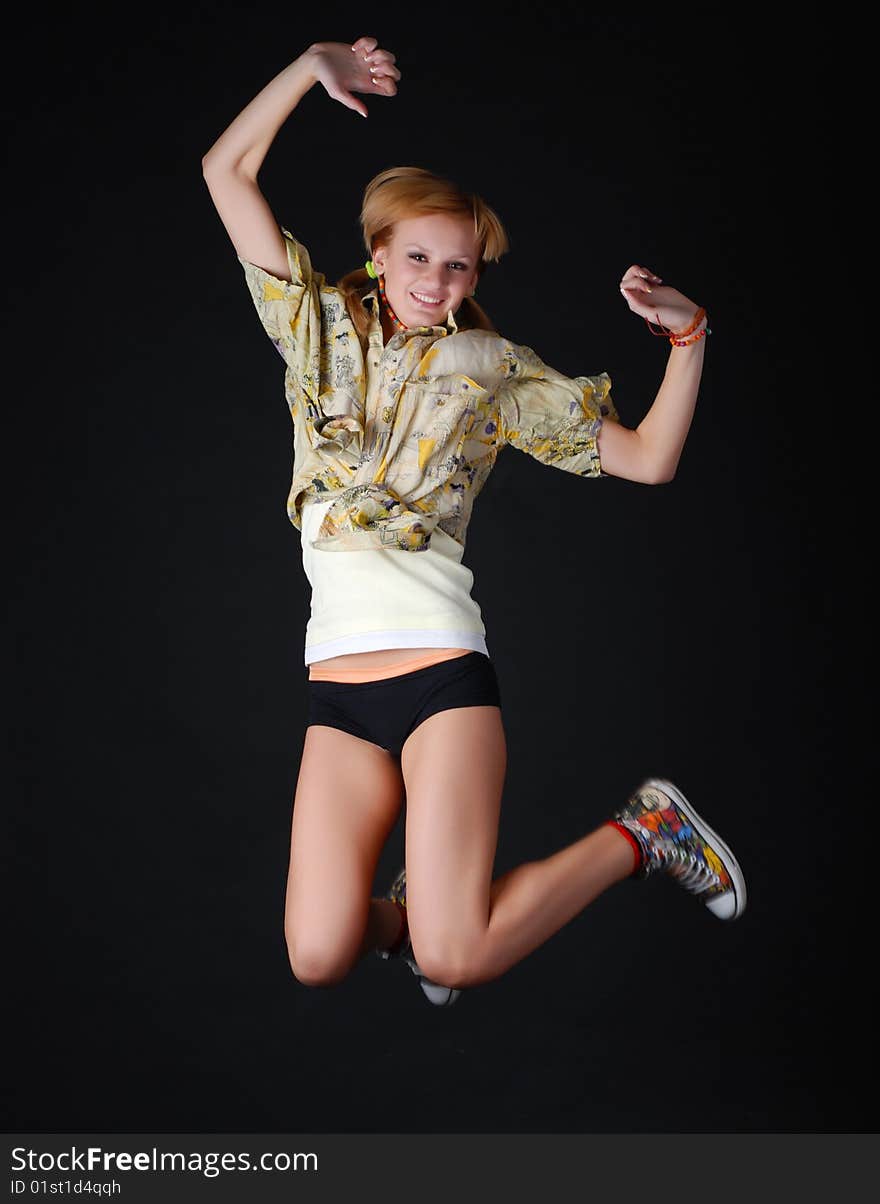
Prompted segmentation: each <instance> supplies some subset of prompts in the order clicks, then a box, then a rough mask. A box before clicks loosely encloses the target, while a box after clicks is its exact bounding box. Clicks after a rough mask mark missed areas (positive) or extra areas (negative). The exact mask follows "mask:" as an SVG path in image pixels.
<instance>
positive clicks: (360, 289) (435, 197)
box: [336, 167, 510, 345]
mask: <svg viewBox="0 0 880 1204" xmlns="http://www.w3.org/2000/svg"><path fill="white" fill-rule="evenodd" d="M430 213H449V214H460V215H462V216H465V217H472V218H473V222H474V234H475V235H476V238H477V245H478V261H477V279H478V280H479V278H480V277H481V276H482V274H483V271H484V270H485V267H486V264H487V263H489V262H490V261H491V262H496V263H497V261H498V260H499V259H500V258H501V256H502V255H503V254H504V253H505V251H507V250H508V249H509V247H510V243H509V241H508V238H507V234H506V233H505V230H504V227H503V226H502V224H501V221H500V219H499V217H498V215H497V214H496V213H495V211H494V210H493V209H490V208H489V206H488V205H487V204H486V202H485V201H484V200H483V198H482V197H480V196H477V195H476V194H475V193H471V192H464V191H462V189H461V188H459V187H458V185H457V184H454V183H453V182H452V181H451V180H447V179H444V178H443V177H442V176H438V175H435V174H434V173H433V172H431V171H427V170H426V169H425V168H423V167H389V168H386V170H385V171H380V172H379V174H378V175H377V176H373V178H372V180H370V182H369V184H368V185H367V187H366V189H365V190H364V199H363V204H362V206H361V215H360V224H361V229H362V231H363V238H364V246H365V247H366V249H367V252H368V254H369V255H370V256H372V254H373V249H374V248H375V247H377V246H380V245H385V244H386V243H387V242H388V241H389V240H390V239H391V236H392V233H393V231H394V223H395V222H398V221H400V220H401V219H402V218H407V217H422V216H424V215H426V214H430ZM336 287H337V288H338V289H340V291H341V292H342V294H343V296H344V298H345V304H346V308H347V309H348V312H349V315H350V317H351V320H352V322H353V323H354V326H355V330H357V332H358V335H359V337H360V339H361V341H362V343H363V344H364V345H366V341H367V334H368V331H369V328H370V316H369V314H368V312H367V310H366V309H365V307H364V304H363V298H364V297H365V296H366V294H367V293H368V292H370V291H371V290H372V289H373V288H375V287H376V282H375V280H374V279H373V278H372V277H371V276H370V275H369V273H368V272H367V269H366V268H365V267H361V268H356V269H355V270H354V271H353V272H349V273H348V274H347V275H346V276H343V277H342V278H341V279H340V280H338V281H337V282H336ZM455 322H456V325H457V326H458V329H459V330H491V331H494V330H495V327H494V326H493V325H492V322H491V319H490V318H489V315H488V314H487V313H486V312H485V310H484V309H483V308H482V307H481V306H479V305H478V304H477V302H476V301H475V300H474V299H473V297H465V298H464V300H463V301H462V303H461V305H460V306H459V309H458V312H457V313H456V315H455Z"/></svg>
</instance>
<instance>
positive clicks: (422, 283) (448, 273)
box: [373, 213, 479, 326]
mask: <svg viewBox="0 0 880 1204" xmlns="http://www.w3.org/2000/svg"><path fill="white" fill-rule="evenodd" d="M478 251H479V244H478V242H477V240H476V238H475V236H474V227H473V221H472V220H470V219H468V218H466V217H459V216H452V215H450V214H445V213H430V214H427V215H425V216H422V217H408V218H402V219H401V220H400V221H398V222H397V223H395V226H394V232H393V235H392V238H391V241H390V243H388V245H387V246H377V247H376V248H375V251H374V253H373V263H374V265H375V267H376V271H377V272H378V273H379V275H380V276H384V277H385V281H384V284H385V295H386V297H387V298H388V302H389V304H390V305H391V308H392V309H393V310H394V312H395V313H396V314H397V316H398V318H400V320H401V322H403V323H404V324H405V325H406V326H440V325H442V324H443V323H444V322H445V321H446V315H447V312H448V311H449V310H450V309H451V310H452V312H453V314H454V313H455V312H456V310H457V309H458V307H459V305H461V303H462V301H463V300H464V298H465V297H467V296H468V295H469V294H470V293H471V292H472V291H473V290H474V289H475V288H476V284H477V264H478V262H479V260H478Z"/></svg>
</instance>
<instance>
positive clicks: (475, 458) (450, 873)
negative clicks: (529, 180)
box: [202, 37, 746, 1005]
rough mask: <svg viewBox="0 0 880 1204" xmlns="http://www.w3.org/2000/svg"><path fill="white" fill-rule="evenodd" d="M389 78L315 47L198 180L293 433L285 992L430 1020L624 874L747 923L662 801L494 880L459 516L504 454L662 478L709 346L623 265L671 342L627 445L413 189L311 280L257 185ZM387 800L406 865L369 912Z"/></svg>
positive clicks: (608, 405)
mask: <svg viewBox="0 0 880 1204" xmlns="http://www.w3.org/2000/svg"><path fill="white" fill-rule="evenodd" d="M400 78H401V76H400V71H399V70H398V68H397V66H396V65H395V56H394V55H393V54H392V53H391V52H390V51H388V50H384V49H381V48H380V47H379V45H378V42H377V40H376V39H375V38H373V37H362V38H358V40H357V41H356V42H355V43H354V44H353V45H349V44H347V43H338V42H317V43H315V44H314V45H312V46H310V47H309V48H308V49H307V50H306V51H304V52H303V53H302V54H301V55H300V56H299V57H298V58H297V59H295V60H294V61H293V62H292V63H290V65H289V66H287V67H285V68H284V70H283V71H281V72H280V74H278V75H277V76H276V77H275V78H274V79H273V80H271V81H270V82H269V83H268V84H267V85H266V86H265V87H264V88H263V90H262V91H261V92H260V93H259V94H258V95H257V96H256V97H255V98H254V99H253V100H252V101H251V102H250V103H249V104H248V105H247V107H246V108H245V109H244V110H243V111H242V112H241V113H240V114H239V115H238V117H236V118H235V120H234V121H233V122H232V124H231V125H230V126H229V127H228V128H227V129H226V130H225V131H224V132H223V133H222V134H221V136H220V137H219V138H218V139H217V141H216V142H215V144H214V145H213V146H212V147H211V149H210V150H209V151H208V153H207V154H206V155H205V157H204V159H203V160H202V170H203V176H204V179H205V183H206V185H207V188H208V191H209V193H210V195H211V198H212V200H213V202H214V205H215V206H216V209H217V212H218V214H219V216H220V220H221V221H222V223H223V225H224V226H225V228H226V230H227V232H228V234H229V237H230V239H231V241H232V244H233V246H234V248H235V251H236V254H237V257H238V260H239V263H240V264H241V267H242V269H243V271H244V277H245V281H246V284H247V287H248V290H249V292H250V295H251V298H252V300H253V303H254V305H255V307H256V310H257V314H258V315H259V318H260V321H261V323H262V325H263V327H264V329H265V331H266V333H267V334H268V336H269V338H270V339H271V341H272V342H273V343H274V345H275V347H276V349H277V350H278V352H279V353H280V355H281V356H282V357H283V359H284V363H285V377H284V382H285V396H286V400H287V403H288V406H289V409H290V414H291V418H292V421H293V429H294V464H293V480H292V484H291V489H290V494H289V498H288V514H289V517H290V521H291V522H292V523H293V525H294V526H295V527H296V528H297V529H298V530H299V532H300V534H301V543H302V555H303V568H304V571H305V574H306V577H307V579H308V581H309V584H310V587H311V614H310V618H309V621H308V624H307V627H306V635H305V664H306V665H307V666H308V670H309V674H308V680H307V686H306V688H307V691H308V722H307V726H306V731H305V738H304V742H303V751H302V759H301V762H300V768H299V775H298V780H297V786H296V792H295V796H294V802H293V817H292V824H291V848H290V869H289V876H288V882H287V896H286V906H285V934H286V940H287V947H288V951H289V956H290V963H291V967H292V969H293V973H294V975H295V976H296V978H297V979H298V980H299V981H300V982H301V983H304V984H312V985H314V984H321V985H328V984H333V983H338V982H340V981H341V980H342V979H344V978H345V976H346V975H347V974H348V973H349V972H350V971H351V969H352V968H353V967H354V966H355V964H356V963H357V962H358V960H359V958H360V957H361V956H363V955H365V954H366V953H369V952H373V951H375V952H377V953H378V954H379V955H380V956H383V957H387V958H394V959H401V960H402V961H403V962H405V963H406V964H408V965H409V967H410V968H411V969H412V971H413V972H414V973H415V975H416V977H417V978H418V980H419V982H420V985H421V987H422V990H423V991H424V993H425V995H426V996H427V998H428V999H429V1000H430V1001H431V1002H432V1003H435V1004H438V1005H448V1004H450V1003H453V1002H454V1001H455V1000H456V999H457V998H458V996H459V994H460V991H461V989H462V988H463V987H469V986H473V985H475V984H478V983H482V982H486V981H488V980H490V979H493V978H496V977H497V976H498V975H500V974H503V973H504V972H505V970H507V969H508V968H509V967H510V966H512V965H514V964H515V963H516V962H518V961H519V960H520V959H521V958H523V957H525V956H526V955H527V954H529V953H531V952H532V950H534V949H536V948H537V947H538V946H539V945H541V944H542V943H543V942H544V941H546V940H547V939H548V938H549V937H551V936H552V935H553V934H554V933H555V932H558V931H559V929H560V928H562V927H563V925H565V924H566V923H568V922H569V921H570V920H571V919H573V918H574V917H575V916H576V915H578V914H579V913H580V912H581V911H582V910H583V908H585V907H586V906H587V904H588V903H590V902H591V901H592V900H593V899H595V898H596V897H597V896H598V895H599V894H600V893H601V892H603V891H605V890H607V889H608V888H609V887H610V886H612V885H613V884H614V883H616V882H620V881H621V880H623V879H625V878H628V877H631V876H634V875H635V876H639V877H646V876H647V875H649V874H651V873H654V872H658V871H659V872H663V873H665V874H667V875H669V876H671V877H672V878H674V879H675V880H676V881H677V882H678V883H679V884H680V885H682V886H683V887H685V888H686V889H687V890H689V891H691V892H692V893H693V894H694V895H695V896H696V897H697V898H698V899H700V900H701V901H702V902H703V903H704V904H705V905H706V907H707V908H708V910H709V911H710V912H712V913H713V914H714V915H716V916H718V917H719V918H721V919H724V920H732V919H735V918H736V917H737V916H739V915H740V914H741V913H742V911H743V908H744V907H745V902H746V889H745V883H744V880H743V875H742V872H741V870H740V867H739V865H738V863H737V861H736V858H735V857H734V856H733V854H732V853H731V851H730V849H729V848H728V847H727V846H726V845H725V844H724V842H723V841H722V840H721V839H720V838H719V837H718V836H717V835H716V834H715V833H714V832H713V831H712V829H711V828H710V827H709V826H708V824H706V823H705V821H704V820H703V819H702V818H701V817H700V815H699V814H698V813H697V812H696V811H695V809H694V807H693V806H692V805H691V804H690V803H689V802H688V800H687V799H686V798H685V796H684V795H683V793H682V791H681V790H680V789H679V788H678V787H677V786H675V785H673V784H672V783H671V782H668V781H665V780H661V779H651V780H649V781H647V782H644V783H642V784H641V785H640V786H639V787H638V788H637V789H635V791H634V792H633V794H632V797H631V798H629V799H628V800H627V801H626V802H622V803H621V804H620V805H619V806H618V807H617V808H616V809H612V812H611V815H610V816H609V818H608V820H607V821H606V822H604V823H603V824H602V825H601V826H600V827H598V828H597V829H596V830H595V831H592V832H590V833H588V834H586V835H584V836H583V837H582V838H581V839H579V840H576V841H575V842H574V843H573V844H571V845H569V846H568V847H566V848H563V849H560V850H559V851H558V852H556V853H554V854H553V855H552V856H550V857H547V858H544V859H543V860H540V861H532V862H528V863H525V864H523V865H519V866H517V867H516V868H515V869H512V870H510V871H508V872H507V873H505V874H502V875H501V876H500V877H498V878H495V879H494V880H493V876H492V875H493V865H494V860H495V853H496V846H497V839H498V824H499V816H500V807H501V795H502V789H503V785H504V777H505V771H506V764H507V749H506V741H505V732H504V727H503V724H502V712H501V698H500V695H499V688H498V682H497V678H496V675H495V669H494V666H493V664H492V661H491V659H490V657H489V652H488V649H487V645H486V628H485V626H484V624H483V621H482V617H481V611H480V608H479V606H478V605H477V603H476V602H475V601H474V599H473V598H472V596H471V590H472V586H473V575H472V573H471V571H470V570H469V569H468V568H467V567H466V566H465V565H464V564H463V562H462V556H463V553H464V546H465V536H466V532H467V527H468V522H469V520H470V516H471V512H472V509H473V504H474V500H475V498H476V496H477V494H478V493H479V492H480V489H481V488H482V487H483V485H484V483H485V481H486V479H487V477H488V475H489V473H490V472H491V470H492V467H493V465H494V463H495V460H496V458H497V455H498V453H499V451H500V450H501V448H502V447H504V446H505V445H506V444H511V445H512V446H513V447H516V448H519V449H520V450H522V451H525V452H527V453H528V454H529V455H531V456H533V457H535V458H536V459H537V460H539V461H541V462H542V463H543V464H547V465H552V466H554V467H556V468H561V469H563V470H564V471H566V472H571V473H575V474H577V475H579V476H583V477H600V476H604V475H610V476H617V477H622V478H625V479H626V480H630V481H639V482H642V483H644V484H659V483H661V482H666V481H670V480H672V478H673V476H674V475H675V471H676V468H677V465H678V461H679V458H680V456H681V453H682V448H683V446H684V443H685V439H686V437H687V434H688V430H689V428H690V424H691V419H692V416H693V413H694V406H695V404H696V400H697V394H698V390H699V385H700V378H701V374H702V366H703V357H704V355H705V349H706V342H707V339H706V336H707V335H708V334H709V333H710V332H709V327H708V324H707V317H706V313H705V311H704V309H703V308H702V307H701V306H698V305H696V304H695V303H694V302H693V301H691V300H689V299H688V298H687V297H686V296H684V295H683V294H682V293H680V292H678V291H677V290H676V289H674V288H672V287H670V286H669V285H666V284H663V283H662V281H661V280H660V278H659V277H658V276H656V275H655V274H654V273H653V272H651V271H649V270H648V269H646V268H644V267H642V266H639V265H637V264H635V265H633V266H631V267H630V268H628V269H627V271H626V272H625V273H624V274H623V277H622V279H621V282H620V291H621V294H622V296H623V299H624V301H625V302H626V304H627V305H628V306H629V308H630V310H631V311H632V312H633V313H634V314H636V315H638V316H639V317H641V318H643V319H645V321H646V322H647V323H648V326H649V329H650V330H651V332H652V333H654V334H658V335H662V336H663V337H665V338H667V339H668V340H669V342H670V345H671V346H670V351H669V358H668V361H667V365H666V371H665V374H664V377H663V380H662V383H661V385H660V388H659V391H658V392H657V395H656V398H655V399H654V402H653V404H652V405H651V407H650V409H649V410H648V412H647V414H646V415H645V417H644V418H643V419H642V421H641V422H640V423H639V425H638V426H637V427H636V428H635V429H628V428H626V427H625V426H623V425H622V424H621V422H620V421H619V419H618V416H617V413H616V411H615V409H614V405H613V403H612V400H611V393H610V386H611V382H610V380H609V378H608V376H607V375H606V374H605V373H602V374H600V375H598V376H578V377H566V376H563V375H562V374H561V373H560V372H557V371H556V370H555V369H553V368H551V367H549V366H548V365H547V364H544V363H543V362H542V361H541V359H540V358H539V356H538V355H537V354H536V353H535V352H534V351H533V350H532V349H531V348H529V347H526V346H522V345H517V344H514V343H512V342H510V340H508V339H506V338H504V337H503V335H501V334H499V333H498V332H497V331H496V330H495V328H494V326H493V324H492V322H491V320H490V319H489V317H488V316H487V314H486V313H485V312H484V310H483V309H482V308H481V307H480V305H479V304H478V303H477V302H476V301H475V300H474V294H475V292H476V289H477V285H478V283H479V280H480V277H481V274H482V272H483V271H484V270H485V267H486V265H487V263H489V262H497V260H498V259H499V258H500V257H501V255H502V254H504V253H505V252H506V250H507V249H508V240H507V237H506V234H505V232H504V228H503V226H502V224H501V221H500V220H499V218H498V216H497V214H496V213H495V212H494V211H493V210H492V209H491V208H490V207H489V206H488V205H487V204H486V203H485V201H484V200H483V199H482V198H481V197H479V196H477V195H474V194H471V193H465V192H462V191H461V190H460V189H459V188H458V187H457V186H456V185H455V184H454V183H452V182H451V181H449V180H447V179H444V178H441V177H439V176H437V175H435V174H433V173H432V172H430V171H428V170H426V169H424V168H420V167H411V166H409V167H391V168H387V169H385V170H383V171H381V172H380V173H379V174H378V175H376V176H375V177H374V178H373V179H372V180H370V182H369V183H368V184H367V186H366V190H365V192H364V197H363V206H362V210H361V214H360V224H361V229H362V232H363V238H364V246H365V249H366V251H367V253H368V256H369V258H368V259H367V261H366V264H365V266H364V267H362V268H358V269H356V270H355V271H352V272H350V273H349V274H348V275H346V276H344V277H343V278H342V279H341V280H339V281H338V282H337V283H336V284H335V285H331V284H328V283H327V281H326V280H325V278H324V276H323V275H322V274H321V273H320V272H318V271H317V270H315V269H313V267H312V263H311V259H310V256H309V253H308V251H307V250H306V248H305V246H304V245H303V244H302V243H301V242H299V240H298V239H297V238H295V237H294V236H293V235H292V234H291V233H290V231H289V230H287V229H285V228H284V227H282V226H279V225H278V223H277V222H276V220H275V218H274V216H273V213H272V210H271V209H270V207H269V204H268V202H267V201H266V199H265V197H264V196H263V194H262V192H261V190H260V188H259V186H258V183H257V176H258V174H259V171H260V168H261V165H262V163H263V160H264V158H265V156H266V153H267V151H268V149H269V147H270V146H271V144H272V141H273V139H274V138H275V136H276V134H277V132H278V130H279V128H280V127H281V125H282V123H283V122H284V121H285V120H286V119H287V117H288V116H289V115H290V113H291V112H292V111H293V110H294V109H295V108H296V106H297V104H298V103H299V101H300V100H301V99H302V97H303V96H304V95H305V93H306V92H307V91H308V90H309V89H310V88H312V87H313V86H314V85H315V84H316V83H320V84H321V85H322V86H323V87H324V88H325V90H326V91H327V93H328V95H329V96H330V97H332V98H333V99H334V100H336V101H338V102H339V103H341V104H343V105H345V106H346V107H347V108H349V109H351V110H353V111H354V112H355V113H359V114H361V115H362V116H364V117H366V116H367V108H366V106H365V105H364V103H363V101H361V100H360V99H359V97H358V95H357V94H367V93H372V94H373V95H375V96H379V97H385V98H390V97H393V96H395V95H396V94H397V82H398V81H399V80H400ZM301 166H302V170H303V186H304V187H309V188H317V187H318V185H319V180H320V176H319V169H318V168H314V169H313V168H312V167H310V166H309V165H308V164H306V162H305V161H302V163H301ZM333 166H334V168H335V167H336V163H334V165H333ZM404 800H405V802H406V838H405V866H404V868H403V869H402V870H401V872H400V873H399V874H398V876H397V878H396V879H395V880H394V882H393V883H392V884H391V885H390V887H389V888H388V890H387V892H386V893H385V895H384V897H379V898H377V897H371V896H372V891H373V883H374V877H375V874H376V869H377V865H378V861H379V857H380V855H381V852H382V849H383V847H384V845H385V843H386V841H387V839H388V837H389V835H390V833H391V831H392V829H393V828H394V825H395V823H396V821H397V819H398V816H399V815H400V812H401V808H402V806H403V804H404ZM328 882H331V883H332V884H333V889H332V890H330V891H328V890H327V883H328Z"/></svg>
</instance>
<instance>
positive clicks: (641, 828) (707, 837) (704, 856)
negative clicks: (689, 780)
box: [611, 778, 746, 920]
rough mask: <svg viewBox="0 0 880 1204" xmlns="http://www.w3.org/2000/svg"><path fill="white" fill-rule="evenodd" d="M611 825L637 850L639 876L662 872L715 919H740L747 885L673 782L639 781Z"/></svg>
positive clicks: (733, 860)
mask: <svg viewBox="0 0 880 1204" xmlns="http://www.w3.org/2000/svg"><path fill="white" fill-rule="evenodd" d="M611 822H612V823H614V824H616V825H619V826H620V827H622V828H625V829H626V830H627V832H629V833H631V834H632V835H633V836H634V837H635V839H636V840H637V842H638V845H639V848H640V849H641V850H642V865H641V868H640V870H639V871H638V875H637V876H638V877H640V878H647V877H649V876H650V875H651V874H653V873H655V872H657V871H658V870H659V871H663V872H665V873H667V874H669V876H670V877H672V878H674V879H675V880H676V881H677V882H678V883H679V884H680V885H681V886H683V887H684V888H685V890H687V891H690V892H691V894H693V895H697V896H698V897H699V898H701V899H702V901H703V902H704V903H705V905H706V907H707V908H708V909H709V911H711V912H712V914H713V915H716V916H718V918H719V919H721V920H735V919H736V918H737V917H738V916H741V915H742V913H743V911H744V910H745V906H746V884H745V879H744V878H743V874H742V870H741V869H740V866H739V862H738V861H737V859H736V858H735V857H734V855H733V853H732V852H731V851H730V849H729V848H728V847H727V845H726V844H725V843H724V841H723V840H721V838H720V837H719V836H717V835H716V834H715V833H714V832H713V831H712V829H711V828H710V827H709V825H708V824H707V823H706V822H705V820H704V819H702V818H701V817H700V816H699V815H698V814H697V812H696V811H695V810H694V808H693V807H692V806H691V804H690V803H689V802H688V801H687V799H686V798H685V797H684V795H683V794H682V793H681V791H680V790H679V789H678V787H677V786H673V784H672V782H666V781H663V780H662V779H659V778H650V779H649V780H648V781H647V782H643V783H642V785H641V786H640V787H639V788H638V790H637V791H636V792H635V794H634V795H633V796H632V798H631V799H630V800H629V802H628V803H627V804H626V806H625V807H622V808H621V810H620V811H618V812H617V813H616V814H615V815H614V817H613V819H612V821H611Z"/></svg>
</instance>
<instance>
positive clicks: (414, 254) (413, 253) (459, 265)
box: [409, 251, 467, 272]
mask: <svg viewBox="0 0 880 1204" xmlns="http://www.w3.org/2000/svg"><path fill="white" fill-rule="evenodd" d="M409 257H410V259H424V258H425V257H424V255H422V254H421V252H420V251H411V252H410V256H409ZM450 267H453V268H456V269H457V270H458V271H459V272H466V271H467V268H466V267H465V265H464V264H463V263H457V262H456V263H453V264H450Z"/></svg>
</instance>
